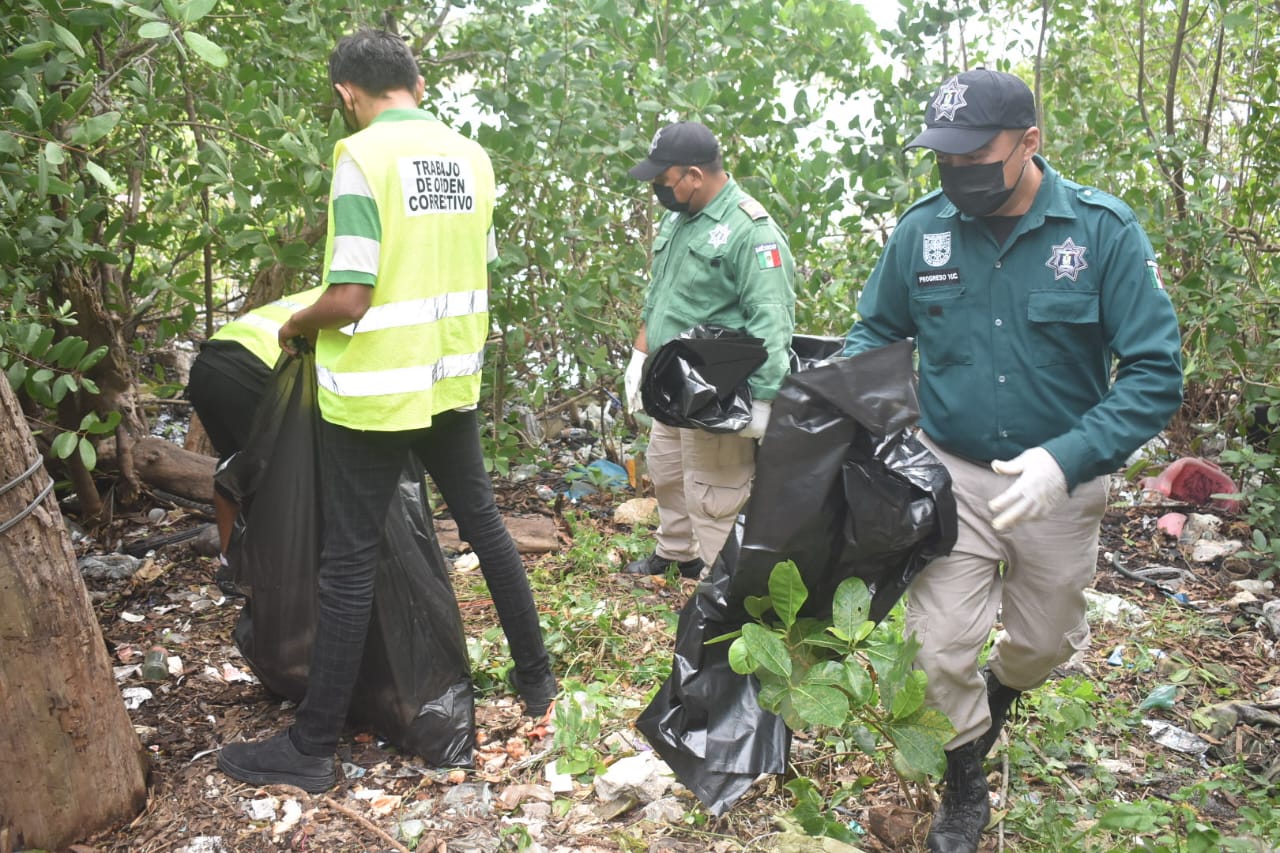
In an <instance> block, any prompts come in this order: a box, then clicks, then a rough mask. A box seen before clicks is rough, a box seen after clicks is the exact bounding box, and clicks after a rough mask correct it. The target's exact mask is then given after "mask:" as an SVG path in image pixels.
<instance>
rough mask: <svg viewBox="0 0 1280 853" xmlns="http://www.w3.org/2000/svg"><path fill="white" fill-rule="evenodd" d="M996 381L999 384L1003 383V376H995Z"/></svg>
mask: <svg viewBox="0 0 1280 853" xmlns="http://www.w3.org/2000/svg"><path fill="white" fill-rule="evenodd" d="M996 381H997V382H999V383H1000V384H1001V385H1003V384H1004V377H1003V376H1001V377H999V378H997V379H996Z"/></svg>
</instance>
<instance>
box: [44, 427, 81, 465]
mask: <svg viewBox="0 0 1280 853" xmlns="http://www.w3.org/2000/svg"><path fill="white" fill-rule="evenodd" d="M79 441H80V436H79V435H77V434H76V433H74V432H64V433H59V435H58V437H57V438H55V439H54V440H53V444H52V445H51V446H50V448H49V449H50V450H51V451H52V452H53V455H54V456H55V457H57V458H58V459H66V458H67V457H68V456H70V455H71V454H72V453H75V450H76V445H77V444H78V443H79Z"/></svg>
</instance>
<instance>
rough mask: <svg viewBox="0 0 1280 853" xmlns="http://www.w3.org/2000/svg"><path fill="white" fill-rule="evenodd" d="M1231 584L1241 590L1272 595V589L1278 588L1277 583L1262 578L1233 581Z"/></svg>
mask: <svg viewBox="0 0 1280 853" xmlns="http://www.w3.org/2000/svg"><path fill="white" fill-rule="evenodd" d="M1231 586H1232V588H1234V589H1238V590H1240V591H1241V592H1251V593H1253V594H1254V595H1270V594H1271V591H1272V590H1274V589H1275V588H1276V585H1275V584H1274V583H1272V582H1271V581H1260V580H1240V581H1232V582H1231Z"/></svg>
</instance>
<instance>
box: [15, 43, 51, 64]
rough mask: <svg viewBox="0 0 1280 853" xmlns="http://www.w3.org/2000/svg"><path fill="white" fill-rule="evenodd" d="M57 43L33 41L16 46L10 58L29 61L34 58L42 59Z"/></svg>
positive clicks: (17, 60)
mask: <svg viewBox="0 0 1280 853" xmlns="http://www.w3.org/2000/svg"><path fill="white" fill-rule="evenodd" d="M54 47H56V45H55V44H54V43H53V42H51V41H47V40H46V41H33V42H30V43H28V44H24V45H19V46H18V47H15V48H14V49H13V51H12V52H10V54H9V58H10V59H12V60H13V61H14V62H29V61H31V60H33V59H40V58H42V57H43V56H44V55H45V54H46V53H48V52H49V51H51V50H53V49H54Z"/></svg>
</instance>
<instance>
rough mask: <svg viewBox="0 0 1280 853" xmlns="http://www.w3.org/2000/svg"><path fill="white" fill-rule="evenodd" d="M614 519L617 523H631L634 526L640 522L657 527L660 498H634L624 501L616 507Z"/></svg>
mask: <svg viewBox="0 0 1280 853" xmlns="http://www.w3.org/2000/svg"><path fill="white" fill-rule="evenodd" d="M613 521H614V523H615V524H629V525H631V526H632V527H635V526H636V525H638V524H643V525H646V526H649V527H656V526H657V524H658V499H657V498H632V499H631V500H629V501H623V502H622V503H620V504H618V506H617V508H616V509H614V511H613Z"/></svg>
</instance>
